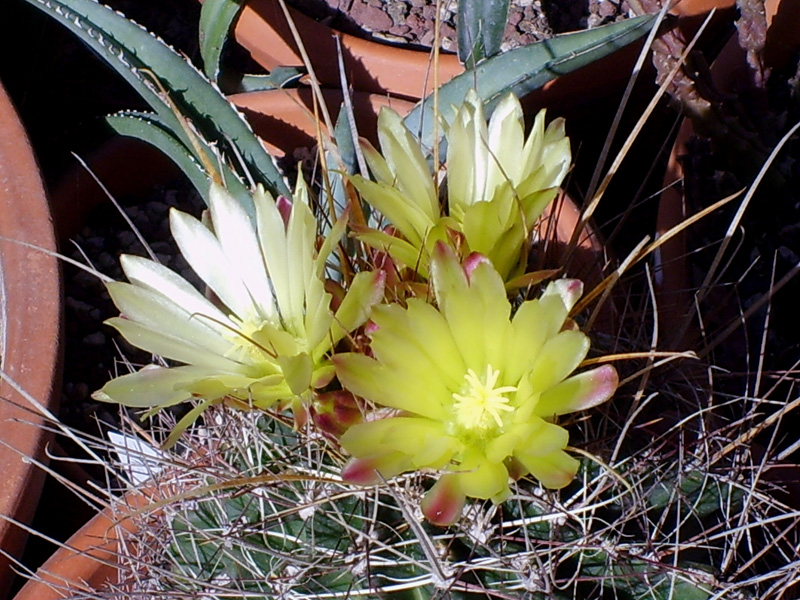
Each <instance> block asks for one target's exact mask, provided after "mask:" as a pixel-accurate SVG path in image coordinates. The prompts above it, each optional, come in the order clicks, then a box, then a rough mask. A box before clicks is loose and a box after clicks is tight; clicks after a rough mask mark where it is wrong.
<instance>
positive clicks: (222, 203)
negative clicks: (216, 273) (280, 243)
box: [209, 184, 277, 320]
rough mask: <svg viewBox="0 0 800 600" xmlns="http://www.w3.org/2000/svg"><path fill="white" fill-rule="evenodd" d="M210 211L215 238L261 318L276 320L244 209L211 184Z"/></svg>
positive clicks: (223, 190)
mask: <svg viewBox="0 0 800 600" xmlns="http://www.w3.org/2000/svg"><path fill="white" fill-rule="evenodd" d="M209 208H210V210H211V219H212V223H213V225H214V234H215V235H216V237H217V239H218V240H219V242H220V245H221V247H222V251H223V252H224V253H225V256H227V257H228V260H229V261H230V262H231V264H232V265H233V266H234V268H235V269H237V271H238V272H239V275H240V277H241V279H242V281H243V282H244V284H245V285H246V286H247V288H248V290H250V296H251V298H252V300H253V303H254V305H255V306H256V307H257V308H258V310H259V312H260V314H261V316H262V317H263V318H265V319H270V320H275V319H276V317H277V314H276V311H275V300H274V298H273V292H272V286H271V285H270V281H269V278H268V277H267V272H266V269H265V267H264V257H263V255H262V254H261V248H260V246H259V243H258V238H257V236H256V231H255V228H254V226H253V222H252V221H251V220H250V217H248V216H247V213H245V211H244V209H243V208H242V205H241V204H240V203H239V202H238V201H237V200H236V199H235V198H234V197H233V196H232V195H231V194H230V193H229V192H228V191H227V190H226V189H225V188H223V187H221V186H219V185H216V184H212V185H211V193H210V194H209Z"/></svg>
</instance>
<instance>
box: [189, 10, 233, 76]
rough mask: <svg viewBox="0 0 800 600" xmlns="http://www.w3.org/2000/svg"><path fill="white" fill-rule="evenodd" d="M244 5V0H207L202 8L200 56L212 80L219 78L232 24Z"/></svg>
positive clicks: (204, 68) (204, 69)
mask: <svg viewBox="0 0 800 600" xmlns="http://www.w3.org/2000/svg"><path fill="white" fill-rule="evenodd" d="M243 7H244V3H243V2H242V0H205V1H204V2H203V8H201V9H200V32H199V34H200V56H202V57H203V71H204V72H205V74H206V77H208V78H209V79H210V80H211V81H213V82H216V81H217V79H218V78H219V60H220V56H221V55H222V48H223V46H225V41H226V40H227V39H228V34H229V32H230V30H231V25H232V24H233V22H234V21H235V20H236V17H238V16H239V12H241V10H242V8H243Z"/></svg>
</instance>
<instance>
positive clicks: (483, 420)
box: [453, 365, 517, 431]
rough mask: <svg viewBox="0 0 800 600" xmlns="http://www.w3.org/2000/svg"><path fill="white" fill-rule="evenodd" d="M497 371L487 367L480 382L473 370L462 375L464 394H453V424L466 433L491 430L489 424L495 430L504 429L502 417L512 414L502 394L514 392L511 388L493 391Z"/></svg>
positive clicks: (515, 389)
mask: <svg viewBox="0 0 800 600" xmlns="http://www.w3.org/2000/svg"><path fill="white" fill-rule="evenodd" d="M499 377H500V371H497V370H495V369H493V368H492V365H486V376H485V377H484V378H483V380H482V381H481V379H480V378H479V377H478V375H477V374H476V373H475V371H473V370H472V369H467V372H466V374H465V375H464V380H465V381H466V386H465V392H464V393H463V394H457V393H454V394H453V399H454V400H455V405H454V408H455V412H456V422H457V423H458V424H459V425H460V426H461V427H463V428H464V429H466V430H469V431H474V430H479V431H486V430H487V429H490V428H492V422H494V425H496V426H497V427H498V428H500V427H502V426H503V418H502V415H501V413H504V412H512V411H513V410H514V409H513V407H511V406H509V399H508V398H506V397H505V396H504V395H503V394H510V393H512V392H516V391H517V388H516V387H514V386H513V385H505V386H501V387H495V384H496V383H497V379H498V378H499Z"/></svg>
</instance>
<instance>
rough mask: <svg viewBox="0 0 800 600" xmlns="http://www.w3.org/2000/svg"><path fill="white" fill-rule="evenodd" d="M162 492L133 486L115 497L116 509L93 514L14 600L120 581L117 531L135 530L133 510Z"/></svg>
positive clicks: (56, 596) (52, 597)
mask: <svg viewBox="0 0 800 600" xmlns="http://www.w3.org/2000/svg"><path fill="white" fill-rule="evenodd" d="M162 497H163V496H158V497H155V496H153V491H152V489H151V488H146V489H145V490H141V491H140V490H133V491H131V492H128V493H127V494H126V495H125V496H124V497H123V498H121V499H120V500H118V501H117V503H116V505H115V507H116V510H112V509H106V510H104V511H102V512H100V513H98V514H97V515H95V516H94V517H93V518H92V519H91V520H90V521H88V522H87V523H86V524H85V525H84V526H83V527H81V528H80V529H79V530H78V531H77V532H76V533H75V534H74V535H72V537H70V538H69V539H68V540H67V542H66V543H65V544H64V545H63V546H62V547H60V548H59V549H58V550H57V551H56V552H55V553H54V554H53V555H52V556H51V557H50V558H49V559H48V560H47V562H45V563H44V564H43V565H42V566H41V567H39V569H38V570H37V571H36V576H35V579H31V580H29V581H28V582H27V583H26V584H25V585H24V586H23V587H22V589H20V591H19V592H18V593H17V595H16V596H14V600H60V599H62V598H70V597H72V596H76V595H81V594H91V593H92V592H97V591H99V590H102V589H103V587H104V586H105V585H106V584H108V583H116V582H117V581H119V578H118V576H119V572H120V569H119V567H118V559H117V557H118V549H119V539H120V534H121V533H122V532H123V531H128V532H134V531H136V526H135V525H134V518H132V517H131V516H130V513H131V512H132V511H135V510H136V509H138V508H141V507H143V506H146V505H147V504H148V503H152V502H154V501H156V500H158V499H160V498H162Z"/></svg>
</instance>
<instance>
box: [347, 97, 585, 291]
mask: <svg viewBox="0 0 800 600" xmlns="http://www.w3.org/2000/svg"><path fill="white" fill-rule="evenodd" d="M378 137H379V141H380V145H381V152H380V153H379V152H378V151H377V150H375V149H374V148H372V147H371V146H370V145H369V144H368V143H365V144H364V152H365V157H366V159H367V162H368V163H369V167H370V170H371V171H372V174H373V176H374V178H375V181H369V180H367V179H365V178H363V177H354V178H353V183H354V185H355V186H356V188H357V189H358V190H359V192H360V193H361V195H362V197H363V198H364V200H366V202H368V203H369V204H370V205H371V206H372V207H374V208H375V209H377V210H378V211H379V212H380V213H381V214H382V215H383V216H384V217H385V218H386V219H387V221H388V222H389V223H390V224H391V225H392V226H394V227H395V229H396V230H397V231H398V232H399V233H400V234H402V237H397V236H391V235H389V234H387V233H385V232H382V231H377V230H370V231H364V232H360V235H359V238H360V239H361V240H362V241H364V242H366V243H368V244H370V245H371V246H373V247H375V248H377V249H380V250H385V251H387V252H388V253H389V255H390V256H391V257H392V258H393V259H394V260H395V261H397V262H399V263H401V264H403V265H405V266H407V267H412V268H416V269H417V270H418V271H419V272H420V274H421V275H423V276H424V277H427V276H428V264H429V257H430V251H431V249H432V248H433V246H434V244H435V243H436V242H437V241H446V242H448V243H451V244H453V245H454V246H455V245H458V244H455V243H453V240H454V239H456V240H461V241H463V247H461V248H459V249H460V250H461V251H462V255H463V256H467V255H468V254H469V253H470V252H480V253H481V254H484V255H485V256H487V257H488V258H489V259H490V260H491V261H492V263H493V264H494V266H495V268H496V269H497V271H498V272H499V273H500V275H501V276H502V277H503V279H504V280H508V279H510V278H512V277H513V276H515V275H519V274H521V272H522V271H523V270H524V267H525V265H524V264H521V259H522V257H523V256H524V255H525V253H524V252H523V249H524V246H525V244H526V243H527V242H528V240H529V239H530V232H531V230H532V228H533V225H534V223H535V222H536V220H537V219H538V218H539V216H540V215H541V214H542V211H544V209H545V208H546V206H547V205H548V203H550V202H551V201H552V200H553V198H555V196H556V193H557V191H558V186H559V185H561V182H562V181H563V179H564V177H565V176H566V174H567V171H568V169H569V165H570V160H571V153H570V144H569V139H568V138H567V137H566V136H565V134H564V121H563V119H556V120H554V121H553V122H551V123H550V124H549V125H548V126H547V127H545V112H544V110H542V111H540V112H539V113H538V114H537V116H536V119H535V121H534V124H533V129H532V130H531V132H530V134H529V135H528V137H527V138H526V137H525V129H524V121H523V115H522V108H521V106H520V104H519V101H518V100H517V99H516V97H514V96H513V95H511V94H509V95H507V96H506V97H505V98H503V99H502V100H501V101H500V103H499V104H498V106H497V108H496V109H495V110H494V112H493V113H492V117H491V119H490V121H489V123H488V125H487V122H486V117H485V113H484V109H483V103H482V102H481V100H480V99H479V98H478V96H477V94H475V93H474V92H470V93H469V94H468V95H467V98H466V99H465V101H464V104H463V105H462V106H461V107H460V108H459V109H458V111H457V113H456V116H455V119H454V121H453V123H451V124H450V126H449V128H448V130H447V148H448V149H447V160H446V171H447V177H446V185H447V191H448V193H447V199H448V200H447V210H446V211H445V212H444V213H443V212H442V210H441V208H440V206H439V202H438V199H437V197H436V186H435V185H434V179H433V178H434V175H433V174H432V173H431V170H430V167H429V165H428V162H427V160H426V157H425V152H423V149H422V148H421V147H420V145H419V142H418V141H417V140H416V138H415V137H414V136H413V135H412V134H411V132H409V131H408V129H407V128H406V127H405V125H404V124H403V121H402V119H401V118H400V116H399V115H398V114H397V113H396V112H394V111H393V110H391V109H389V108H385V109H383V110H382V111H381V114H380V117H379V121H378ZM448 229H449V230H451V232H454V233H456V234H457V235H455V236H454V235H453V234H452V233H448ZM459 236H460V237H459Z"/></svg>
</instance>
